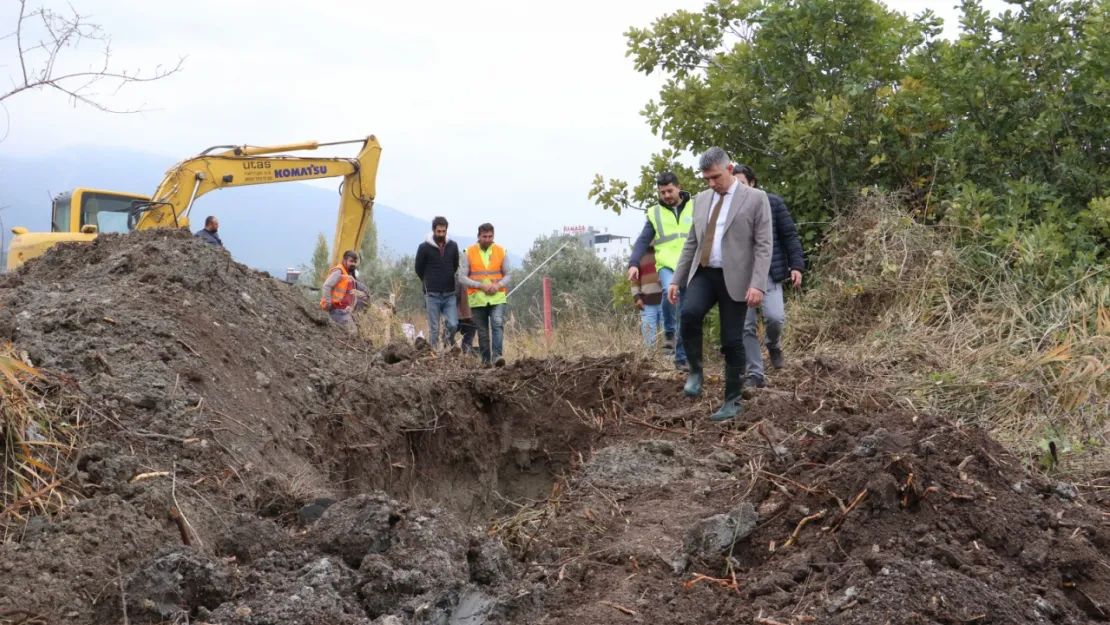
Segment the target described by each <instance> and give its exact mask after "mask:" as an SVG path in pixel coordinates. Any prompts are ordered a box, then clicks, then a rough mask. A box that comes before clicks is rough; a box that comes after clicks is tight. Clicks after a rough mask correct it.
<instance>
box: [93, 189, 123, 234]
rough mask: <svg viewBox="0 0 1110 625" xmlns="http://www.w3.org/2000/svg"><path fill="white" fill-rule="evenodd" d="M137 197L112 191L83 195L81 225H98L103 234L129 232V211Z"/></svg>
mask: <svg viewBox="0 0 1110 625" xmlns="http://www.w3.org/2000/svg"><path fill="white" fill-rule="evenodd" d="M133 201H135V198H133V197H129V196H126V195H113V194H111V193H89V192H85V193H84V194H82V196H81V225H82V226H96V228H97V231H98V232H100V233H101V234H104V233H108V232H114V233H118V234H127V232H128V228H127V213H128V212H129V211H130V210H131V202H133Z"/></svg>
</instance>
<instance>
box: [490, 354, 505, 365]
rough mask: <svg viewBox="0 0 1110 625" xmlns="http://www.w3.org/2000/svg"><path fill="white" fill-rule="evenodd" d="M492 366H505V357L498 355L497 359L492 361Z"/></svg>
mask: <svg viewBox="0 0 1110 625" xmlns="http://www.w3.org/2000/svg"><path fill="white" fill-rule="evenodd" d="M493 366H495V367H504V366H505V357H504V356H498V357H497V359H496V360H494V361H493Z"/></svg>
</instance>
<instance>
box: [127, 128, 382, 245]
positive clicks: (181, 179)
mask: <svg viewBox="0 0 1110 625" xmlns="http://www.w3.org/2000/svg"><path fill="white" fill-rule="evenodd" d="M349 143H361V144H362V148H361V149H360V150H359V153H358V155H357V156H355V157H354V158H350V159H348V158H301V157H296V156H288V155H284V154H282V155H278V156H274V155H275V154H280V153H283V152H295V151H302V150H315V149H317V148H319V147H322V146H331V145H341V144H349ZM221 149H224V151H222V152H216V151H215V150H221ZM381 150H382V148H381V145H379V143H378V140H377V139H376V138H375V137H374V136H373V135H371V136H369V137H367V138H366V139H362V140H357V141H339V142H334V143H323V144H321V143H317V142H315V141H310V142H306V143H295V144H291V145H281V146H273V147H254V146H239V147H235V146H218V147H215V148H209V149H208V150H205V151H204V152H202V153H201V154H200V155H198V156H195V157H193V158H190V159H188V160H185V161H182V162H180V163H178V164H177V165H174V166H173V167H172V168H171V169H170V170H169V171H167V172H166V177H165V178H164V179H163V180H162V183H161V184H159V185H158V189H157V190H156V191H155V192H154V195H152V196H151V200H150V201H148V202H136V203H135V206H134V208H133V209H132V211H131V214H130V216H129V224H128V225H129V226H130V227H131V229H134V230H149V229H151V228H186V227H188V226H189V212H190V211H191V210H192V207H193V204H194V202H196V199H197V198H198V197H200V196H202V195H204V194H205V193H209V192H211V191H216V190H218V189H223V188H227V187H242V186H248V185H256V184H270V183H276V182H298V181H305V180H316V179H319V178H332V177H336V176H342V177H343V183H342V186H341V189H340V200H339V215H338V218H337V219H336V225H335V238H334V239H333V245H332V250H331V261H332V265H333V266H334V265H336V264H338V263H339V259H340V258H341V257H342V254H343V252H345V251H347V250H357V249H358V248H359V245H360V244H361V243H362V236H363V234H364V233H365V232H366V227H367V225H368V224H369V223H370V220H371V219H372V218H373V214H372V213H373V207H374V197H375V185H376V178H377V172H378V162H379V160H380V158H381Z"/></svg>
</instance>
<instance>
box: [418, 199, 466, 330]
mask: <svg viewBox="0 0 1110 625" xmlns="http://www.w3.org/2000/svg"><path fill="white" fill-rule="evenodd" d="M415 268H416V275H417V277H419V278H420V282H421V284H423V285H424V308H425V311H426V312H427V314H428V338H429V339H430V341H429V342H430V343H431V344H432V348H437V347H439V338H440V335H441V334H442V336H443V345H444V347H449V346H450V345H452V344H454V342H455V330H456V329H457V328H458V327H459V308H458V306H459V303H458V301H457V300H456V299H455V286H456V284H457V283H456V275H457V274H458V271H459V245H458V243H455V242H454V241H452V240H451V238H450V237H449V236H447V218H445V217H436V218H435V219H433V220H432V232H431V234H429V235H428V236H427V238H425V239H424V242H423V243H421V244H420V246H419V247H417V248H416V260H415ZM441 318H442V319H443V321H444V323H443V325H444V326H446V327H445V328H443V329H442V332H441V330H440V319H441Z"/></svg>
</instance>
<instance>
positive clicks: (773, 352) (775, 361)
mask: <svg viewBox="0 0 1110 625" xmlns="http://www.w3.org/2000/svg"><path fill="white" fill-rule="evenodd" d="M767 355H768V356H770V357H771V366H772V367H774V368H776V369H782V350H781V349H770V348H768V349H767Z"/></svg>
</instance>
